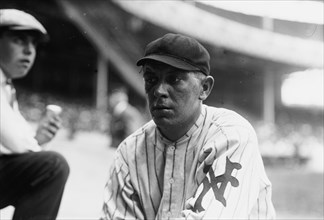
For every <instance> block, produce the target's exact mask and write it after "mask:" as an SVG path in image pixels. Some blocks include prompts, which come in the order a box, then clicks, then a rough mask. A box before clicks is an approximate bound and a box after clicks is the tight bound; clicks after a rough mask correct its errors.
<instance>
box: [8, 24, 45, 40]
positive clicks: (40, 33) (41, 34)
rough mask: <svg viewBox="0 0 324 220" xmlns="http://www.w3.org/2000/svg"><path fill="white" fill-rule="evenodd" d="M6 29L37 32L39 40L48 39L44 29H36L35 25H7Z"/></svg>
mask: <svg viewBox="0 0 324 220" xmlns="http://www.w3.org/2000/svg"><path fill="white" fill-rule="evenodd" d="M6 28H7V30H10V31H31V32H33V33H37V35H38V38H39V40H40V41H44V42H47V41H49V36H48V34H47V32H46V31H44V30H40V29H37V28H35V27H28V26H7V27H6Z"/></svg>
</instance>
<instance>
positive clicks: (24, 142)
mask: <svg viewBox="0 0 324 220" xmlns="http://www.w3.org/2000/svg"><path fill="white" fill-rule="evenodd" d="M0 138H1V139H0V144H1V145H0V147H1V148H3V147H4V148H5V149H0V150H1V152H3V151H7V152H8V151H9V153H23V152H27V151H40V150H41V147H40V146H39V145H38V143H37V141H36V139H35V138H34V133H33V131H32V129H31V127H30V126H29V124H28V123H27V121H26V120H25V119H24V118H23V117H22V116H21V114H20V113H19V112H15V111H14V110H13V109H12V108H11V106H10V105H9V103H8V100H7V97H6V96H5V91H4V90H3V88H2V87H1V92H0Z"/></svg>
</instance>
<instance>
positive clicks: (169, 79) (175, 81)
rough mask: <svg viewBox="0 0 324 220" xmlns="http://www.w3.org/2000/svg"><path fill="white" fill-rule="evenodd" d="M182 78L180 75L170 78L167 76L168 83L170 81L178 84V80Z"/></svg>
mask: <svg viewBox="0 0 324 220" xmlns="http://www.w3.org/2000/svg"><path fill="white" fill-rule="evenodd" d="M180 80H181V78H180V77H179V76H176V75H175V76H172V75H171V76H169V77H168V78H167V82H168V83H170V84H176V83H178V82H180Z"/></svg>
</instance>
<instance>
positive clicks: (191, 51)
mask: <svg viewBox="0 0 324 220" xmlns="http://www.w3.org/2000/svg"><path fill="white" fill-rule="evenodd" d="M149 60H155V61H159V62H162V63H165V64H168V65H170V66H173V67H175V68H178V69H183V70H188V71H201V72H202V73H203V74H205V75H209V71H210V66H209V60H210V56H209V53H208V51H207V50H206V48H205V47H203V46H202V45H201V44H200V43H199V42H198V41H197V40H195V39H193V38H191V37H188V36H184V35H181V34H173V33H169V34H166V35H164V36H163V37H161V38H158V39H156V40H154V41H152V42H151V43H149V44H148V45H147V46H146V48H145V54H144V57H143V58H141V59H140V60H138V61H137V63H136V65H137V66H143V65H144V64H145V63H146V62H147V61H149Z"/></svg>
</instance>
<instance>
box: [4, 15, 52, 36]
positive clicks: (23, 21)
mask: <svg viewBox="0 0 324 220" xmlns="http://www.w3.org/2000/svg"><path fill="white" fill-rule="evenodd" d="M0 29H4V30H10V31H32V32H35V33H38V35H39V37H40V40H47V39H48V34H47V31H46V29H45V28H44V26H43V25H42V24H41V23H40V22H39V21H38V20H37V19H36V18H35V17H34V16H32V15H31V14H28V13H26V12H24V11H21V10H17V9H0Z"/></svg>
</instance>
